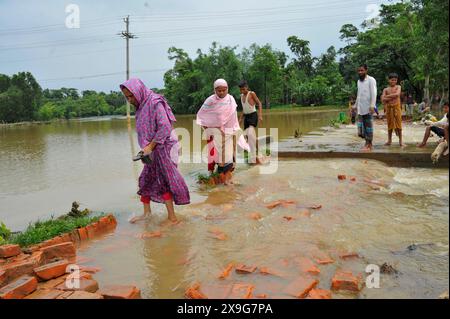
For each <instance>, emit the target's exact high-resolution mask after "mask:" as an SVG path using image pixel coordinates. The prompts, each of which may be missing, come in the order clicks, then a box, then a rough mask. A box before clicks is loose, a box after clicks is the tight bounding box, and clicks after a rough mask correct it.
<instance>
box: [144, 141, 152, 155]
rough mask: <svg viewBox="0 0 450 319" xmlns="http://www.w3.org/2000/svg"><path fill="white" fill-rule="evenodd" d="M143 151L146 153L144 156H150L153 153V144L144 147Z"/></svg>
mask: <svg viewBox="0 0 450 319" xmlns="http://www.w3.org/2000/svg"><path fill="white" fill-rule="evenodd" d="M142 151H143V152H144V155H149V154H150V153H151V152H152V151H153V145H152V143H150V144H148V145H147V146H146V147H144V149H143V150H142Z"/></svg>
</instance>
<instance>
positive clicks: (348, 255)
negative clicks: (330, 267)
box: [339, 252, 359, 259]
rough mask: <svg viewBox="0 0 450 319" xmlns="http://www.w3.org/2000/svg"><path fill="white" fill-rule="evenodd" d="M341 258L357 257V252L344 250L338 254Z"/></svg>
mask: <svg viewBox="0 0 450 319" xmlns="http://www.w3.org/2000/svg"><path fill="white" fill-rule="evenodd" d="M339 257H340V258H341V259H351V258H359V255H358V253H355V252H345V253H341V254H340V255H339Z"/></svg>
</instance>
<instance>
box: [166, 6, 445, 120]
mask: <svg viewBox="0 0 450 319" xmlns="http://www.w3.org/2000/svg"><path fill="white" fill-rule="evenodd" d="M448 16H449V3H448V0H411V1H407V0H404V1H401V2H397V3H394V4H388V5H382V6H381V10H380V14H379V17H377V18H376V19H374V20H372V21H365V22H364V23H363V24H362V25H361V26H360V27H356V26H354V25H352V24H345V25H343V26H342V28H341V29H340V39H341V40H342V41H343V42H344V47H343V48H341V49H340V50H336V49H335V48H334V47H330V48H328V50H327V51H326V52H325V53H323V54H321V55H320V56H318V57H314V56H312V54H311V50H310V45H309V44H310V43H309V41H307V40H304V39H301V38H299V37H297V36H290V37H289V38H288V39H287V44H288V46H289V48H290V52H289V55H288V54H287V53H285V52H282V51H279V50H276V49H273V48H272V46H271V45H270V44H267V45H264V46H259V45H257V44H253V45H251V46H250V47H249V48H243V49H242V50H241V51H240V52H239V53H237V52H236V51H237V47H230V46H226V47H221V46H219V45H218V44H217V43H213V45H212V46H211V48H210V49H209V51H208V52H202V51H201V50H198V51H197V55H196V57H194V58H192V57H190V56H189V55H188V54H187V53H186V52H185V51H184V50H183V49H180V48H175V47H172V48H170V49H169V51H168V53H169V59H170V60H173V61H174V66H173V68H172V69H171V70H169V71H168V72H167V73H166V74H165V76H164V82H165V89H164V93H165V95H166V97H167V99H168V100H169V101H170V103H171V105H172V106H173V107H174V109H175V110H176V112H179V113H193V112H195V111H197V109H198V108H199V107H200V105H201V104H202V102H203V100H204V99H205V97H207V96H208V95H209V94H211V93H212V88H211V86H212V83H213V81H214V80H215V79H216V78H219V77H222V78H224V79H226V80H227V81H228V83H229V85H230V88H231V93H232V94H233V95H234V96H239V91H238V87H237V85H238V83H239V82H240V80H242V79H245V80H247V81H248V83H249V84H250V88H251V89H252V90H254V91H256V92H257V93H258V95H259V97H260V98H261V100H262V101H263V103H264V105H265V107H267V108H269V107H270V106H271V105H276V104H297V105H310V104H315V105H321V104H342V103H343V102H346V101H348V99H349V96H350V95H355V93H356V80H357V74H356V69H357V67H358V66H359V65H360V64H362V63H366V64H367V65H368V66H369V74H370V75H372V76H374V77H375V78H376V79H377V83H378V86H379V92H380V93H381V91H382V88H383V87H384V86H385V85H387V75H388V74H389V73H391V72H396V73H398V74H399V76H400V80H401V84H402V86H403V91H404V92H407V93H409V94H412V95H413V96H414V97H415V99H416V100H417V101H419V100H422V99H423V98H425V97H426V98H428V99H430V98H431V97H432V96H434V97H435V98H436V99H438V100H443V99H446V98H448V88H449V84H448V83H449V82H448V40H449V34H448ZM243 32H245V30H243Z"/></svg>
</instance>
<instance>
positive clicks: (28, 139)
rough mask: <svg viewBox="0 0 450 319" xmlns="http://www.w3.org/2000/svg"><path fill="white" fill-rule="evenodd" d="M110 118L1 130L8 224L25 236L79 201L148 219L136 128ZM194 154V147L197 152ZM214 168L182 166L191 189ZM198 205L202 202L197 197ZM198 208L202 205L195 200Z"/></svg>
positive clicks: (285, 126) (319, 116)
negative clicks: (141, 195) (31, 226)
mask: <svg viewBox="0 0 450 319" xmlns="http://www.w3.org/2000/svg"><path fill="white" fill-rule="evenodd" d="M337 113H338V111H325V112H317V111H314V112H309V111H307V112H303V111H302V112H290V113H283V112H273V113H271V114H267V115H266V116H265V117H264V121H263V123H262V127H277V128H278V134H279V137H280V138H287V137H289V136H292V135H293V134H294V131H295V129H297V128H299V127H301V128H302V131H303V132H304V133H306V132H308V131H311V130H313V129H316V128H318V127H320V126H323V125H325V124H327V123H328V122H329V120H330V119H332V118H335V117H336V114H337ZM194 119H195V117H194V116H190V115H187V116H177V123H176V127H182V128H186V129H187V130H188V131H189V133H190V134H191V136H192V131H193V129H192V128H193V120H194ZM132 125H133V126H132V127H131V129H130V130H129V129H128V127H127V122H126V120H124V119H112V120H111V118H109V117H104V118H93V119H83V120H72V121H69V122H61V123H52V124H42V125H24V126H13V127H2V126H0V220H2V221H4V222H5V223H6V224H7V225H8V226H9V228H11V229H13V230H21V229H23V228H25V227H26V226H27V225H28V223H29V222H31V221H35V220H37V219H39V218H49V217H50V216H51V215H55V216H58V215H62V214H64V213H65V212H67V211H68V210H70V205H71V203H72V202H73V201H74V200H77V201H79V202H80V203H81V204H82V205H83V206H84V207H88V208H89V209H92V210H94V211H106V212H117V213H120V212H127V213H130V212H135V211H138V212H140V210H141V207H140V203H139V202H138V201H137V197H136V196H135V193H136V191H137V189H136V187H137V182H136V180H137V178H138V176H139V173H140V171H141V164H140V163H137V164H135V163H133V162H132V161H131V158H132V157H133V156H134V155H135V154H136V153H137V152H138V151H139V149H138V148H137V147H138V146H137V139H136V134H135V129H134V120H133V121H132ZM191 149H192V147H191ZM205 167H206V165H195V164H181V165H180V169H181V172H182V173H183V175H185V176H186V178H187V183H188V186H193V185H195V182H196V178H195V175H196V174H194V175H193V174H192V172H194V171H195V172H198V171H202V169H204V168H205ZM194 197H195V195H194ZM194 200H195V198H194Z"/></svg>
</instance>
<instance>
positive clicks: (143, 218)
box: [129, 214, 150, 224]
mask: <svg viewBox="0 0 450 319" xmlns="http://www.w3.org/2000/svg"><path fill="white" fill-rule="evenodd" d="M149 217H150V214H143V215H139V216H134V217H132V218H130V219H129V222H130V223H131V224H135V223H137V222H139V221H141V220H145V219H147V218H149Z"/></svg>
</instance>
